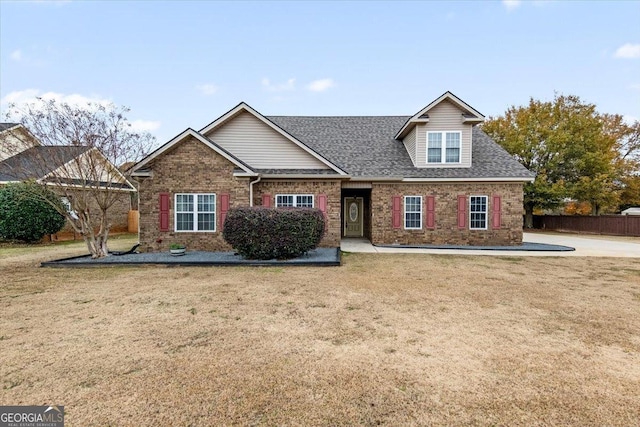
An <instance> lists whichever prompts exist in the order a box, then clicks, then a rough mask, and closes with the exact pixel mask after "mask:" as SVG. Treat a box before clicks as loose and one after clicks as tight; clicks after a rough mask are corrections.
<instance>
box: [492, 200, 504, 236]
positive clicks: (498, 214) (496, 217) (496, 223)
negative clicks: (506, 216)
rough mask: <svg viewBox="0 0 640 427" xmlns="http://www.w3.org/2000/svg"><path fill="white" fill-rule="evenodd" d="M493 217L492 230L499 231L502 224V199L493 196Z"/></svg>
mask: <svg viewBox="0 0 640 427" xmlns="http://www.w3.org/2000/svg"><path fill="white" fill-rule="evenodd" d="M491 209H492V212H493V213H492V215H491V228H493V229H494V230H498V229H499V228H500V224H501V223H502V198H501V197H500V196H493V201H492V203H491Z"/></svg>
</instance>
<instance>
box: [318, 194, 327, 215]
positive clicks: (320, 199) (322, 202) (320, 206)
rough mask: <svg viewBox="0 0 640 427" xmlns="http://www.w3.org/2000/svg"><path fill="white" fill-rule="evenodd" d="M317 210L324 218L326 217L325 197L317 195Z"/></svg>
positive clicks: (324, 195)
mask: <svg viewBox="0 0 640 427" xmlns="http://www.w3.org/2000/svg"><path fill="white" fill-rule="evenodd" d="M318 209H320V210H321V211H322V213H323V214H324V217H325V218H326V217H327V195H326V194H319V195H318Z"/></svg>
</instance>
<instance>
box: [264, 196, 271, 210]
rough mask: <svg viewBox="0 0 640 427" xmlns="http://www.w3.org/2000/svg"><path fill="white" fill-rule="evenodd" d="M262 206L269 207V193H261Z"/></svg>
mask: <svg viewBox="0 0 640 427" xmlns="http://www.w3.org/2000/svg"><path fill="white" fill-rule="evenodd" d="M262 206H264V207H265V208H270V207H271V194H263V195H262Z"/></svg>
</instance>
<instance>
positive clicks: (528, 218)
mask: <svg viewBox="0 0 640 427" xmlns="http://www.w3.org/2000/svg"><path fill="white" fill-rule="evenodd" d="M524 228H533V205H530V204H526V205H524Z"/></svg>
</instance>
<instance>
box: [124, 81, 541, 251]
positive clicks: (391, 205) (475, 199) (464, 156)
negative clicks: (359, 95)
mask: <svg viewBox="0 0 640 427" xmlns="http://www.w3.org/2000/svg"><path fill="white" fill-rule="evenodd" d="M483 120H484V117H483V116H482V114H480V113H479V112H478V111H477V110H475V109H474V108H472V107H471V106H469V105H468V104H466V103H465V102H464V101H462V100H461V99H459V98H458V97H456V96H455V95H453V94H452V93H450V92H446V93H445V94H443V95H442V96H440V97H439V98H437V99H436V100H434V101H433V102H431V103H430V104H429V105H427V106H426V107H425V108H423V109H422V110H420V111H418V112H417V113H416V114H414V115H413V116H380V117H379V116H376V117H362V116H349V117H284V116H263V115H262V114H260V113H259V112H258V111H256V110H254V109H253V108H251V107H250V106H249V105H247V104H245V103H240V104H239V105H237V106H236V107H234V108H233V109H231V110H230V111H228V112H227V113H225V114H224V115H222V116H221V117H219V118H217V119H216V120H214V121H213V122H211V123H210V124H208V125H207V126H205V127H204V128H202V129H201V130H200V131H196V130H193V129H187V130H185V131H184V132H182V133H181V134H179V135H178V136H176V137H175V138H173V139H172V140H170V141H169V142H167V143H166V144H164V145H163V146H161V147H160V148H158V149H157V150H156V151H154V152H153V153H151V154H150V155H149V156H147V157H146V158H145V159H143V160H141V161H140V162H139V163H138V164H136V165H135V166H134V167H133V171H134V172H133V176H135V177H136V179H137V180H138V182H139V187H138V190H139V198H140V200H139V204H140V206H139V209H140V243H141V249H143V250H146V251H161V250H165V249H166V248H167V247H168V245H169V244H171V243H173V242H179V243H185V244H186V245H187V246H188V247H189V248H190V249H199V250H228V249H229V247H228V245H227V244H226V243H225V242H224V240H223V238H222V233H221V230H222V226H223V223H224V218H225V215H226V212H227V211H228V210H229V208H231V207H235V206H248V205H253V206H268V207H291V206H293V207H309V206H311V207H316V208H319V209H321V210H322V211H324V212H325V214H326V216H327V233H326V236H325V237H324V239H323V241H322V242H321V245H322V246H328V247H337V246H340V239H341V238H345V237H364V238H367V239H369V240H371V242H372V243H373V244H412V245H416V244H463V245H516V244H520V243H521V242H522V197H523V191H522V186H523V183H525V182H530V181H532V180H533V174H532V173H531V172H529V171H528V170H527V169H525V168H524V167H523V166H521V165H520V163H518V162H517V161H516V160H515V159H514V158H512V157H511V156H510V155H509V154H508V153H507V152H506V151H504V150H503V149H502V148H501V147H500V146H498V145H497V144H496V143H495V142H494V141H492V140H491V139H490V138H489V137H488V136H487V135H486V134H484V133H483V132H482V131H481V130H480V129H478V128H477V127H476V125H477V124H479V123H482V121H483Z"/></svg>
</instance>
